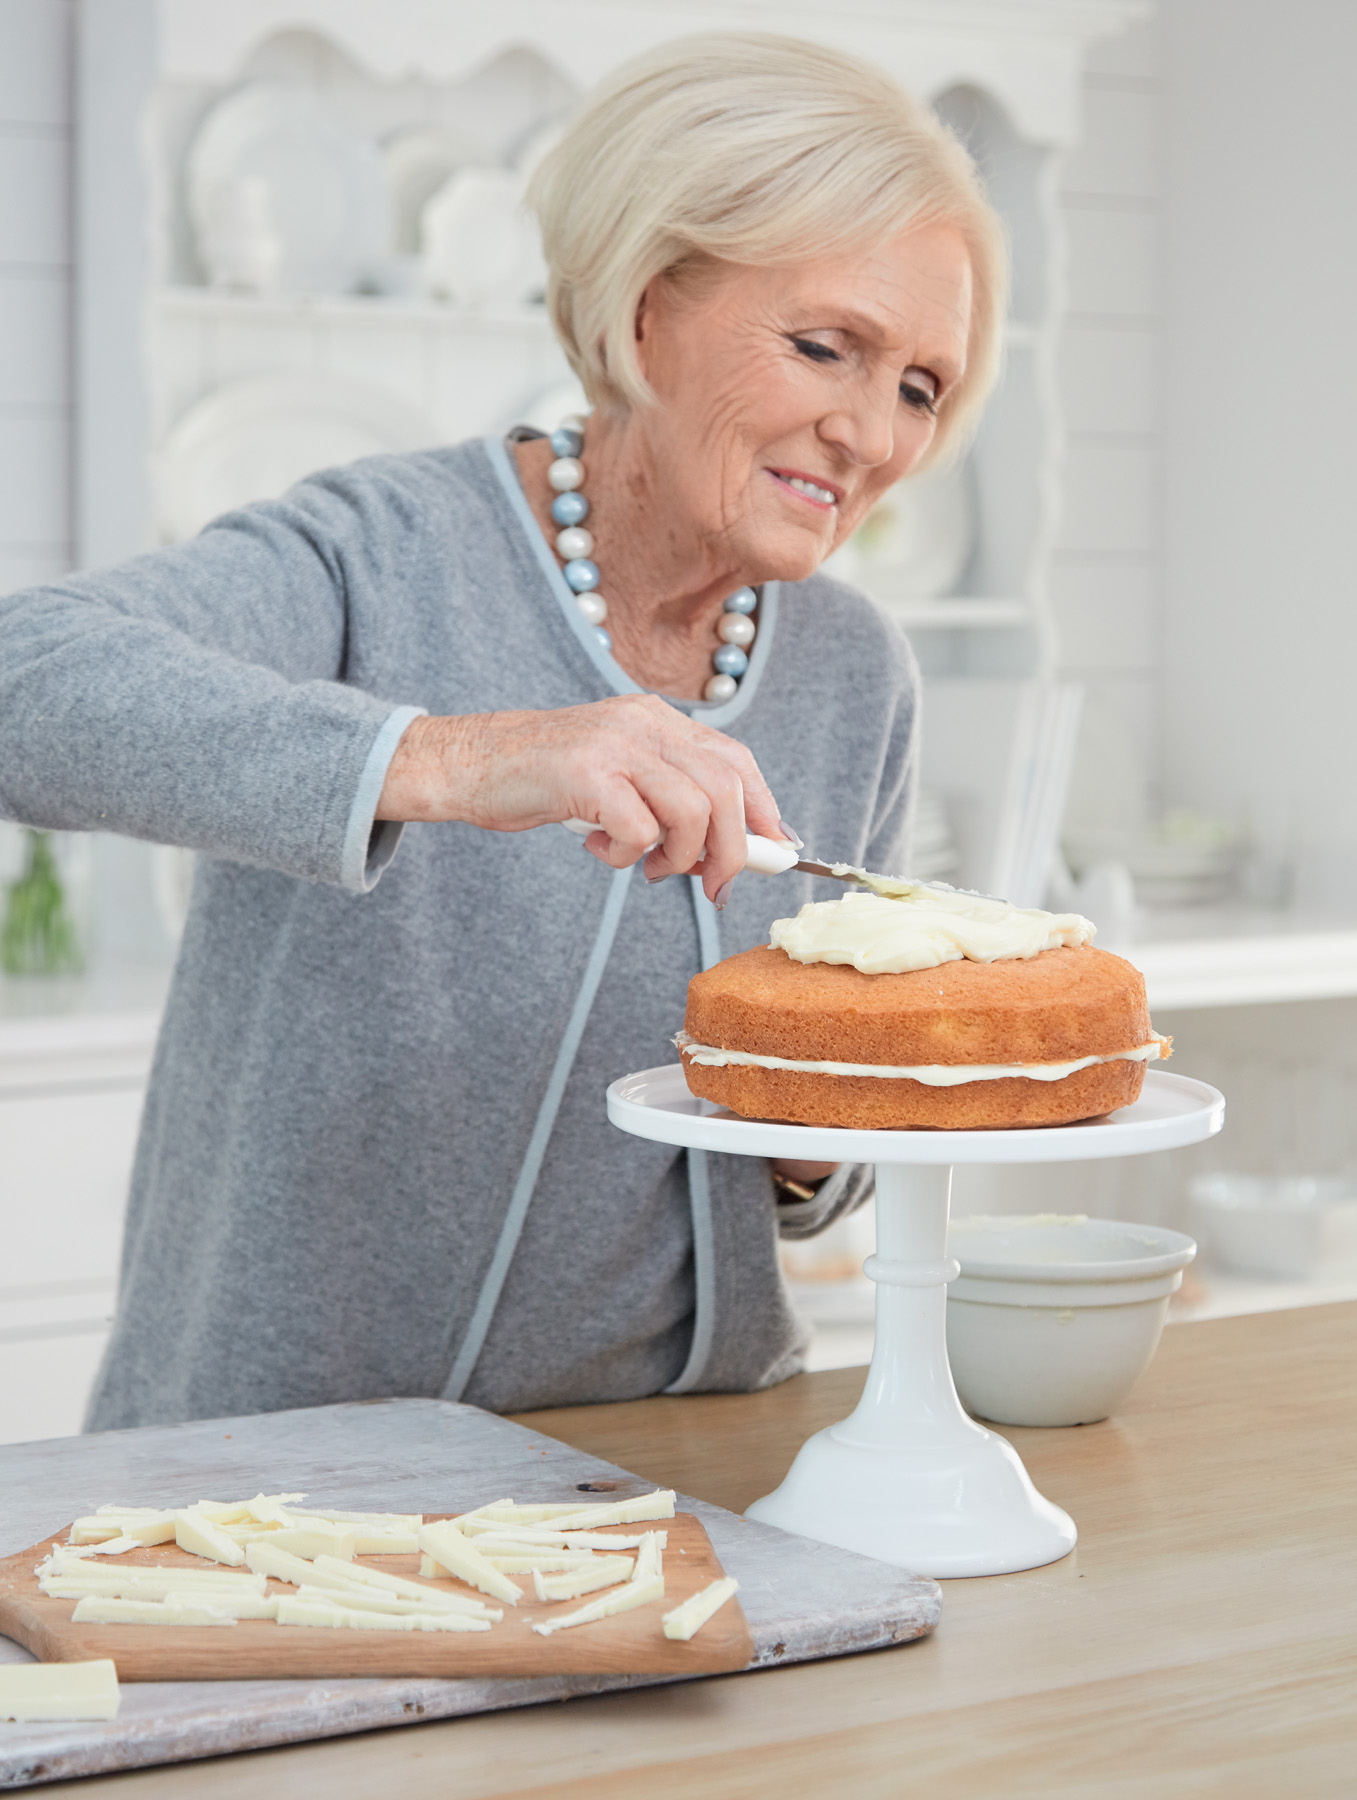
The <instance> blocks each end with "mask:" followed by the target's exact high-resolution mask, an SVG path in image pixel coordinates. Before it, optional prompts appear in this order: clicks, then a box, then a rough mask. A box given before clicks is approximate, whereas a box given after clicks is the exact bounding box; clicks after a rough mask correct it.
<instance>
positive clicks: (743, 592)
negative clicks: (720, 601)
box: [721, 588, 759, 613]
mask: <svg viewBox="0 0 1357 1800" xmlns="http://www.w3.org/2000/svg"><path fill="white" fill-rule="evenodd" d="M758 604H759V597H758V595H757V594H756V593H755V592H754V590H753V588H736V590H735V592H734V593H733V594H731V595H730V597H729V598H728V599H727V600H726V602H725V604H724V606H722V608H721V611H722V612H738V613H752V612H755V611H756V610H757V608H758Z"/></svg>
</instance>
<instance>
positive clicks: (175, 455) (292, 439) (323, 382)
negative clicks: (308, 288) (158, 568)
mask: <svg viewBox="0 0 1357 1800" xmlns="http://www.w3.org/2000/svg"><path fill="white" fill-rule="evenodd" d="M439 441H440V433H439V431H438V429H437V427H436V426H435V425H434V423H433V421H432V420H431V419H429V418H428V417H426V416H425V414H423V413H422V412H420V411H419V409H418V408H417V407H413V406H409V405H407V404H406V402H405V401H403V400H398V399H396V398H395V397H394V396H393V395H391V394H386V393H383V392H382V391H381V389H379V388H373V387H368V386H366V385H365V384H364V383H362V382H357V381H349V380H347V379H345V378H343V377H341V376H338V375H327V374H324V373H322V372H320V371H318V370H317V371H307V370H297V371H295V372H292V373H289V374H283V375H261V376H256V377H254V378H253V379H252V380H249V381H236V382H232V383H231V384H230V385H229V386H227V387H221V388H218V389H216V391H215V392H214V393H211V394H208V395H207V396H206V397H205V398H204V399H202V400H199V401H198V402H197V404H196V405H194V406H191V407H190V408H189V410H188V411H187V412H186V413H185V414H184V415H183V417H182V418H181V419H180V420H179V422H178V423H177V424H176V425H175V427H174V429H173V430H172V431H171V432H170V434H169V436H168V438H167V439H166V440H165V443H164V445H163V447H162V448H161V450H160V452H159V454H158V456H157V458H156V475H157V481H156V489H157V493H156V514H157V522H158V524H159V527H160V532H161V536H162V539H163V540H165V541H168V542H170V543H182V542H183V540H184V539H185V538H190V537H193V536H195V535H196V533H198V532H199V531H201V530H202V528H203V526H204V525H206V524H208V523H210V521H211V520H213V519H216V518H219V517H220V516H221V514H222V513H224V512H230V511H231V509H232V508H233V507H237V506H245V505H248V504H249V502H250V501H252V500H269V499H273V498H274V497H275V496H276V495H278V494H281V493H284V492H285V491H286V490H287V489H288V488H290V487H291V486H292V485H293V483H294V482H297V481H301V480H302V479H303V478H304V477H305V476H307V475H313V474H314V473H315V472H316V470H317V469H328V468H334V467H335V466H337V465H339V464H342V463H350V462H356V461H357V460H358V458H359V457H360V456H378V455H381V454H383V453H384V452H392V451H396V452H399V451H404V450H422V449H425V448H427V447H428V446H429V445H430V444H436V443H438V442H439Z"/></svg>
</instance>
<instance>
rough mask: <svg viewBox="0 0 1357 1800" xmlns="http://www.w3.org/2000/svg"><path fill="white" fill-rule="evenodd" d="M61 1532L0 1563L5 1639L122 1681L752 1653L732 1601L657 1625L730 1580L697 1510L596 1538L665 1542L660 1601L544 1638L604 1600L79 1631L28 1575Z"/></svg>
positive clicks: (688, 1661)
mask: <svg viewBox="0 0 1357 1800" xmlns="http://www.w3.org/2000/svg"><path fill="white" fill-rule="evenodd" d="M379 1510H380V1509H379ZM449 1516H450V1515H448V1514H433V1513H430V1514H428V1515H427V1519H428V1521H429V1522H432V1520H433V1519H434V1518H436V1517H443V1518H446V1517H449ZM69 1529H70V1528H69V1526H68V1527H66V1529H65V1530H63V1531H61V1532H58V1533H56V1534H55V1535H54V1536H53V1537H51V1538H49V1539H47V1541H46V1542H45V1543H41V1544H35V1545H34V1546H33V1547H32V1548H31V1549H28V1550H22V1551H20V1552H19V1554H18V1555H17V1556H9V1557H6V1558H5V1559H4V1560H3V1561H2V1562H0V1633H3V1635H4V1636H6V1637H10V1638H13V1639H14V1640H15V1642H16V1643H20V1644H22V1645H23V1646H24V1648H25V1649H26V1650H30V1651H32V1653H33V1655H34V1656H36V1657H37V1658H38V1660H39V1661H40V1662H82V1661H87V1660H89V1659H90V1658H93V1657H101V1656H109V1657H112V1658H113V1660H114V1662H115V1663H116V1664H117V1666H118V1679H119V1681H262V1680H269V1679H273V1678H276V1677H279V1676H284V1677H286V1676H297V1677H305V1676H322V1675H367V1676H371V1675H432V1676H475V1675H707V1674H712V1673H714V1672H722V1671H727V1670H731V1669H743V1668H745V1667H746V1666H747V1665H748V1664H749V1663H750V1662H751V1661H752V1660H753V1655H754V1644H753V1640H752V1638H751V1637H750V1634H749V1627H748V1625H747V1624H746V1622H745V1617H744V1614H743V1613H742V1612H741V1610H740V1603H739V1600H738V1598H736V1599H733V1600H728V1601H727V1602H726V1604H725V1605H724V1606H723V1607H722V1608H721V1610H720V1611H719V1612H718V1613H717V1614H716V1615H715V1617H714V1618H712V1619H711V1620H709V1621H708V1623H707V1624H706V1625H705V1626H703V1628H702V1630H701V1631H699V1632H698V1634H697V1635H696V1637H694V1638H691V1639H689V1640H688V1642H687V1643H683V1642H679V1641H674V1640H671V1639H669V1638H667V1637H666V1636H665V1635H664V1632H663V1630H662V1629H661V1626H660V1618H661V1614H663V1613H665V1612H668V1611H669V1610H670V1608H671V1607H675V1606H678V1605H680V1604H681V1602H683V1601H684V1600H686V1599H687V1598H688V1597H689V1596H690V1595H691V1594H695V1593H697V1592H698V1590H699V1589H701V1588H704V1587H706V1585H707V1584H708V1582H711V1581H719V1580H720V1578H721V1576H722V1575H723V1574H724V1573H725V1571H724V1570H723V1569H722V1567H721V1564H720V1562H719V1560H718V1558H717V1555H716V1552H715V1550H714V1549H713V1548H712V1544H711V1540H710V1538H709V1537H708V1536H707V1534H706V1532H705V1531H704V1530H703V1529H702V1525H701V1522H700V1521H699V1520H697V1519H695V1518H694V1517H693V1516H692V1514H691V1513H679V1514H678V1515H677V1516H676V1517H674V1518H672V1519H657V1520H652V1521H648V1522H647V1523H646V1524H643V1525H620V1526H615V1527H612V1528H610V1529H608V1528H605V1531H604V1535H605V1536H609V1537H624V1538H625V1537H635V1536H636V1535H637V1534H638V1533H639V1532H642V1531H664V1532H667V1533H668V1539H669V1541H668V1544H667V1546H666V1549H665V1552H664V1578H665V1596H664V1599H663V1600H662V1601H659V1602H657V1603H655V1604H654V1605H651V1606H638V1607H637V1608H636V1610H635V1611H634V1612H627V1613H619V1614H618V1615H617V1616H616V1617H614V1618H610V1619H599V1620H597V1621H596V1622H595V1623H593V1624H591V1625H572V1626H571V1627H570V1628H569V1629H568V1630H565V1631H554V1632H552V1633H551V1635H550V1636H549V1637H541V1636H540V1635H539V1634H538V1633H537V1632H535V1631H531V1630H529V1627H530V1626H531V1625H533V1624H534V1623H536V1622H539V1621H541V1620H544V1619H548V1618H551V1617H552V1616H553V1615H554V1616H555V1617H556V1618H560V1617H562V1616H563V1615H564V1614H566V1613H569V1612H573V1611H574V1609H575V1608H576V1607H577V1606H583V1605H585V1604H586V1602H588V1601H589V1600H594V1599H597V1598H598V1596H597V1595H596V1594H586V1595H585V1596H584V1597H583V1598H582V1599H579V1600H573V1601H557V1602H551V1601H547V1602H539V1601H537V1600H535V1599H534V1598H533V1589H532V1577H531V1576H528V1577H527V1578H526V1581H524V1580H520V1581H519V1585H520V1586H521V1587H523V1588H524V1589H525V1594H524V1598H523V1599H522V1600H521V1601H520V1602H519V1603H518V1605H517V1606H505V1607H504V1608H503V1611H504V1617H503V1619H502V1620H501V1621H500V1622H499V1623H498V1624H495V1625H492V1626H491V1628H490V1630H489V1631H477V1632H469V1631H468V1632H460V1631H459V1632H450V1631H358V1630H350V1629H346V1628H344V1627H338V1628H336V1627H331V1626H312V1625H279V1624H277V1623H275V1622H274V1621H273V1620H271V1619H241V1620H240V1621H239V1622H238V1623H237V1624H235V1625H230V1626H220V1625H202V1626H193V1625H90V1624H80V1625H77V1624H76V1623H75V1622H74V1620H73V1619H72V1617H71V1614H72V1613H73V1612H74V1611H75V1601H74V1600H56V1599H53V1598H51V1597H50V1596H49V1595H46V1594H44V1593H42V1592H41V1591H40V1590H39V1587H38V1579H37V1576H36V1575H35V1574H34V1572H33V1569H34V1565H35V1563H37V1562H38V1560H39V1559H40V1558H41V1557H43V1556H45V1555H46V1554H47V1552H48V1550H49V1549H50V1548H51V1547H52V1545H53V1544H56V1543H60V1542H63V1541H64V1540H65V1538H66V1536H67V1535H68V1533H69ZM354 1560H355V1562H358V1563H362V1564H366V1565H367V1566H369V1567H371V1568H374V1569H385V1570H386V1571H387V1573H388V1574H391V1575H403V1576H405V1577H406V1578H407V1579H409V1580H415V1579H416V1578H417V1577H418V1575H419V1557H418V1556H360V1557H355V1559H354ZM90 1561H91V1563H92V1564H95V1565H96V1566H100V1567H103V1568H110V1567H113V1566H115V1565H116V1566H117V1567H126V1566H128V1565H138V1566H141V1567H146V1568H156V1569H164V1568H193V1569H203V1568H206V1567H208V1566H209V1565H208V1564H206V1563H205V1562H204V1561H203V1559H202V1557H200V1556H193V1555H190V1553H189V1552H188V1551H186V1550H181V1549H179V1548H178V1546H177V1545H175V1544H164V1545H157V1546H156V1547H155V1548H154V1549H145V1550H128V1551H126V1552H125V1553H124V1554H123V1555H121V1556H119V1557H116V1558H115V1557H103V1558H99V1557H91V1559H90ZM429 1585H430V1586H431V1587H435V1588H443V1589H445V1590H446V1591H447V1592H449V1593H461V1594H472V1595H475V1590H474V1589H473V1588H470V1587H467V1586H466V1585H465V1584H464V1583H463V1582H461V1581H455V1580H453V1579H452V1578H451V1577H448V1578H447V1579H445V1580H438V1581H433V1582H431V1583H430V1584H429ZM268 1591H269V1592H270V1593H276V1594H287V1593H295V1592H296V1589H295V1588H293V1587H290V1586H289V1585H288V1584H287V1583H286V1582H284V1581H270V1582H269V1584H268ZM475 1597H476V1598H481V1597H482V1596H480V1595H476V1596H475ZM492 1604H495V1605H498V1604H499V1602H492Z"/></svg>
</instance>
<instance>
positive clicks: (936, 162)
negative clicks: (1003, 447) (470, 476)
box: [528, 32, 1008, 462]
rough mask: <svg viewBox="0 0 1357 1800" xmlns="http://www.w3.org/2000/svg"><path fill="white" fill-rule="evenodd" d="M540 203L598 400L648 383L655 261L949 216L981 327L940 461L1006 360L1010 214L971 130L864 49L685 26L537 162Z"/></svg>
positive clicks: (861, 234)
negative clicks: (972, 145)
mask: <svg viewBox="0 0 1357 1800" xmlns="http://www.w3.org/2000/svg"><path fill="white" fill-rule="evenodd" d="M528 203H529V205H530V206H531V207H532V208H533V210H534V211H535V212H536V213H537V216H538V218H539V220H540V222H541V227H542V241H543V247H544V250H545V253H546V259H547V265H548V268H549V270H550V278H549V282H548V287H547V303H548V306H549V307H550V310H551V317H552V322H553V324H554V326H555V328H556V333H557V336H558V337H559V338H560V341H561V344H562V347H563V348H564V350H565V353H566V356H567V357H568V358H569V360H570V365H571V367H572V368H573V369H574V371H575V373H576V374H577V375H578V376H579V378H580V381H581V382H582V383H583V385H584V390H585V392H586V393H587V394H588V396H589V398H590V400H591V401H592V402H593V403H594V404H595V405H603V406H606V405H613V406H618V405H620V406H636V405H645V404H647V403H649V402H652V401H653V400H654V394H653V393H652V391H651V390H650V388H649V386H648V385H647V383H646V381H645V378H644V376H643V375H642V373H641V369H640V364H639V362H638V360H637V355H636V341H635V322H636V309H637V306H638V304H639V303H640V299H641V296H642V294H643V293H644V292H645V290H646V288H647V286H648V285H649V283H650V282H651V281H652V280H653V279H654V278H655V277H656V276H657V275H660V274H664V273H678V272H679V271H681V270H682V269H684V268H685V267H692V266H694V265H700V264H701V263H704V262H711V261H717V262H727V263H745V264H760V265H765V266H767V265H776V264H778V263H793V262H797V261H802V260H809V259H810V258H812V257H814V258H820V257H824V256H827V255H832V254H834V252H835V251H839V250H844V249H847V248H850V247H857V246H860V245H863V244H870V243H874V242H880V241H882V240H883V239H885V238H888V237H894V236H896V235H898V234H899V233H900V232H902V231H905V230H909V229H910V228H912V227H914V226H922V225H926V224H937V223H948V224H952V225H955V226H956V227H957V228H958V229H959V230H960V232H961V233H962V235H963V237H964V239H965V241H966V244H967V247H968V249H969V252H970V260H971V274H972V284H973V300H972V313H971V327H970V339H969V343H968V346H967V360H966V370H965V374H964V375H963V377H962V379H961V380H960V381H959V382H958V383H957V385H956V387H955V388H953V389H952V391H951V392H950V393H949V394H948V395H946V396H945V397H944V400H943V404H942V406H941V408H940V409H939V424H938V431H937V435H936V439H935V442H934V445H933V448H932V451H931V453H930V456H929V458H928V460H929V461H930V462H937V461H938V460H940V459H941V458H943V457H944V456H946V455H947V454H948V452H949V451H953V452H954V451H955V450H956V449H957V448H958V447H959V446H960V445H962V444H964V443H965V442H966V440H967V439H968V438H969V436H970V433H971V431H972V429H973V427H974V425H975V422H976V420H977V418H978V416H979V412H980V409H981V407H982V405H983V404H984V400H985V397H986V395H987V394H988V392H989V389H990V387H991V386H992V384H993V381H994V378H995V375H996V373H997V370H998V364H999V354H1000V343H1001V331H1002V322H1003V315H1004V311H1005V306H1006V299H1007V285H1008V263H1007V255H1006V250H1005V243H1004V236H1003V229H1002V227H1001V225H1000V223H999V221H998V219H997V217H996V216H995V214H994V212H993V210H992V208H991V207H990V205H989V203H988V202H987V200H986V199H985V196H984V193H983V190H982V188H981V185H980V179H979V176H978V175H977V173H976V169H975V165H974V164H973V163H972V161H971V158H970V157H969V155H968V154H967V153H966V151H965V149H964V148H963V147H962V145H961V144H960V143H959V142H958V141H957V140H956V138H955V137H953V135H952V134H951V132H950V131H949V130H948V129H947V128H946V126H945V125H943V124H942V122H941V121H940V120H939V119H938V118H937V117H936V116H935V114H933V113H932V112H931V111H930V110H929V109H928V108H927V107H926V106H923V105H921V104H920V103H919V102H918V101H916V100H914V99H912V98H911V97H910V95H909V94H907V93H906V92H905V91H904V89H903V88H901V87H899V86H898V85H897V84H896V82H894V81H893V80H892V79H891V78H890V77H889V76H888V75H886V74H885V73H884V72H883V71H881V70H880V69H876V68H873V67H872V66H871V65H870V64H869V63H865V62H861V61H859V60H858V59H857V58H856V57H852V56H846V55H844V54H842V53H841V52H839V51H836V50H828V49H825V48H823V47H822V46H820V45H818V44H810V43H806V42H803V41H802V40H800V39H797V38H787V37H778V36H774V35H773V34H771V33H764V32H732V33H729V34H726V33H711V34H704V35H702V36H700V37H689V38H679V39H677V40H675V41H674V42H672V43H669V44H665V45H662V46H661V47H660V48H659V49H658V50H655V51H651V52H649V53H647V54H646V55H644V56H640V57H637V58H635V59H634V60H633V61H631V62H629V63H627V64H625V65H624V66H623V67H622V68H620V69H618V70H617V71H616V72H615V73H614V74H613V75H612V76H611V77H610V78H609V79H608V80H607V81H605V82H604V83H603V84H602V85H601V86H600V87H599V88H598V89H597V90H596V91H595V92H594V94H593V95H592V96H591V97H590V99H589V101H588V102H587V104H586V105H585V107H584V108H583V110H582V111H581V112H580V114H579V115H578V116H577V117H576V118H575V119H574V121H573V122H572V124H571V125H570V127H569V129H568V130H567V131H566V133H565V135H564V137H563V138H562V139H561V141H560V142H559V143H558V144H557V145H556V146H555V148H554V149H553V150H551V152H550V153H549V154H548V155H547V156H546V157H545V158H544V159H543V160H542V162H541V163H540V164H539V165H538V168H537V171H536V173H535V174H534V177H533V180H532V183H531V185H530V187H529V191H528Z"/></svg>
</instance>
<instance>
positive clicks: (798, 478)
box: [768, 469, 839, 512]
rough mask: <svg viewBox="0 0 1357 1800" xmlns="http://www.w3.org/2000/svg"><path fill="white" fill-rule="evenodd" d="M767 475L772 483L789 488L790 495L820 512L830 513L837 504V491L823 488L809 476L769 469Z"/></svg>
mask: <svg viewBox="0 0 1357 1800" xmlns="http://www.w3.org/2000/svg"><path fill="white" fill-rule="evenodd" d="M768 473H769V474H770V475H771V476H772V477H773V480H774V481H776V482H780V483H781V485H782V486H783V487H785V488H790V489H791V491H792V493H794V494H797V495H799V496H800V498H801V499H802V500H804V501H805V502H806V503H807V504H808V505H810V506H814V507H816V508H818V509H819V511H821V512H831V511H833V509H834V508H835V507H836V506H837V505H838V504H839V494H838V491H837V489H835V488H831V487H825V486H824V484H823V483H822V482H818V481H814V480H812V479H811V477H810V476H809V475H801V474H798V473H796V472H795V471H793V470H791V469H769V471H768Z"/></svg>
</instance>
